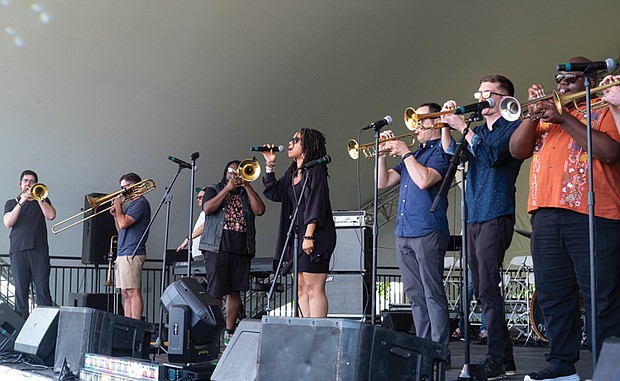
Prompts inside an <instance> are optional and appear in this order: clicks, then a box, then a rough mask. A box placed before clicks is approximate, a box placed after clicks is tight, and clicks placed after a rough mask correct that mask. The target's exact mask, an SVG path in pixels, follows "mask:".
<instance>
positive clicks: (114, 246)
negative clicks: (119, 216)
mask: <svg viewBox="0 0 620 381" xmlns="http://www.w3.org/2000/svg"><path fill="white" fill-rule="evenodd" d="M117 248H118V236H117V235H113V236H112V237H110V251H109V252H108V255H107V257H108V258H107V259H108V273H107V275H106V279H105V285H106V286H114V281H113V280H112V270H113V268H112V266H113V265H114V251H115V249H117Z"/></svg>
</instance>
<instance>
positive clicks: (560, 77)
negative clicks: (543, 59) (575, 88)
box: [555, 73, 583, 85]
mask: <svg viewBox="0 0 620 381" xmlns="http://www.w3.org/2000/svg"><path fill="white" fill-rule="evenodd" d="M578 78H583V75H581V74H572V73H568V74H557V75H556V76H555V82H556V83H560V82H562V81H564V82H566V83H567V84H569V85H572V84H573V83H575V82H577V79H578Z"/></svg>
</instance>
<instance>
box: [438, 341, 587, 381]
mask: <svg viewBox="0 0 620 381" xmlns="http://www.w3.org/2000/svg"><path fill="white" fill-rule="evenodd" d="M449 348H450V351H451V352H452V369H451V370H448V371H446V380H457V379H458V377H459V375H460V373H461V369H462V368H463V363H464V359H465V356H464V352H465V343H464V342H463V341H459V340H456V341H450V345H449ZM469 348H470V351H469V356H470V361H471V363H476V362H479V361H482V360H483V359H484V355H485V353H486V350H487V346H486V345H482V344H474V343H471V344H470V346H469ZM513 351H514V357H515V362H516V364H517V375H516V376H506V378H505V380H523V377H525V375H526V374H529V373H530V372H536V371H539V370H541V369H543V368H545V367H546V366H547V362H546V361H545V352H547V347H546V346H542V344H540V345H538V346H533V345H532V344H528V345H527V346H523V344H516V345H515V346H514V347H513ZM575 367H576V368H577V373H578V374H579V376H580V377H581V380H582V381H584V380H587V379H591V378H592V374H593V373H594V372H593V368H592V354H591V353H590V352H589V351H587V350H585V349H584V350H581V354H580V360H579V361H578V362H577V363H576V364H575Z"/></svg>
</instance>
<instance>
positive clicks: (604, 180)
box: [528, 104, 620, 220]
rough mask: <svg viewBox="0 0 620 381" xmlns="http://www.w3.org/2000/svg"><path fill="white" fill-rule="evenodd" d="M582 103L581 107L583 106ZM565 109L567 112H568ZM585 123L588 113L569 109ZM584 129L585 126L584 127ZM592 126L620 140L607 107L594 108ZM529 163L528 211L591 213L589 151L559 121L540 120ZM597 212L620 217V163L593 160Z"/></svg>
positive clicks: (606, 215)
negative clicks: (552, 210) (549, 209)
mask: <svg viewBox="0 0 620 381" xmlns="http://www.w3.org/2000/svg"><path fill="white" fill-rule="evenodd" d="M583 107H584V105H583V104H582V105H580V107H579V108H583ZM565 112H566V111H565ZM570 113H571V115H573V116H575V117H576V118H577V119H579V120H580V121H581V122H582V123H584V124H585V119H586V116H585V114H579V112H578V111H577V110H575V109H573V110H571V111H570ZM584 128H585V127H584ZM592 129H593V130H597V131H600V132H602V133H605V134H607V135H608V136H609V137H611V138H612V139H613V140H615V141H617V142H619V143H620V136H619V135H618V130H617V128H616V125H615V123H614V119H613V115H611V112H609V109H608V108H605V109H601V110H593V111H592ZM536 135H537V137H536V145H535V147H534V153H533V155H532V162H531V165H530V194H529V197H528V211H529V212H530V213H531V212H534V211H535V210H537V209H538V208H562V209H569V210H572V211H575V212H577V213H581V214H588V209H589V207H588V192H589V186H588V156H589V155H588V153H587V152H586V150H585V148H583V147H581V146H579V145H578V144H577V143H576V142H575V140H574V139H573V138H572V137H571V136H570V134H569V133H567V132H566V131H564V129H563V128H562V127H561V126H560V125H557V124H552V123H545V122H542V121H541V122H540V123H539V124H538V126H537V127H536ZM592 170H593V178H594V193H595V194H596V202H595V204H594V214H595V215H596V216H597V217H603V218H608V219H613V220H620V163H619V162H616V163H612V164H608V163H603V162H601V161H599V160H596V159H594V160H593V161H592Z"/></svg>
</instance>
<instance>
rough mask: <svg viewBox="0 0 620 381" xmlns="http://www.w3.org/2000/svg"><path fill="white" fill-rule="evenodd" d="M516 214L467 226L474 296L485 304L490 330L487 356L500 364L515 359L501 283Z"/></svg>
mask: <svg viewBox="0 0 620 381" xmlns="http://www.w3.org/2000/svg"><path fill="white" fill-rule="evenodd" d="M514 221H515V219H514V215H507V216H501V217H498V218H495V219H492V220H489V221H485V222H481V223H475V224H468V225H467V251H468V258H469V259H468V263H469V268H470V270H471V281H472V286H473V289H474V295H476V296H477V297H478V300H479V302H480V304H481V306H482V313H483V314H484V321H485V323H486V326H487V332H488V347H487V354H486V357H488V358H490V359H492V360H493V361H495V362H498V363H500V364H502V363H504V362H505V361H509V360H512V358H513V356H512V343H511V341H510V334H509V333H508V327H507V325H506V318H505V314H504V298H503V296H502V293H501V289H500V287H499V284H500V282H501V278H500V267H501V266H502V264H503V262H504V255H505V254H506V250H507V249H508V247H509V246H510V243H511V242H512V234H513V232H514Z"/></svg>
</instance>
